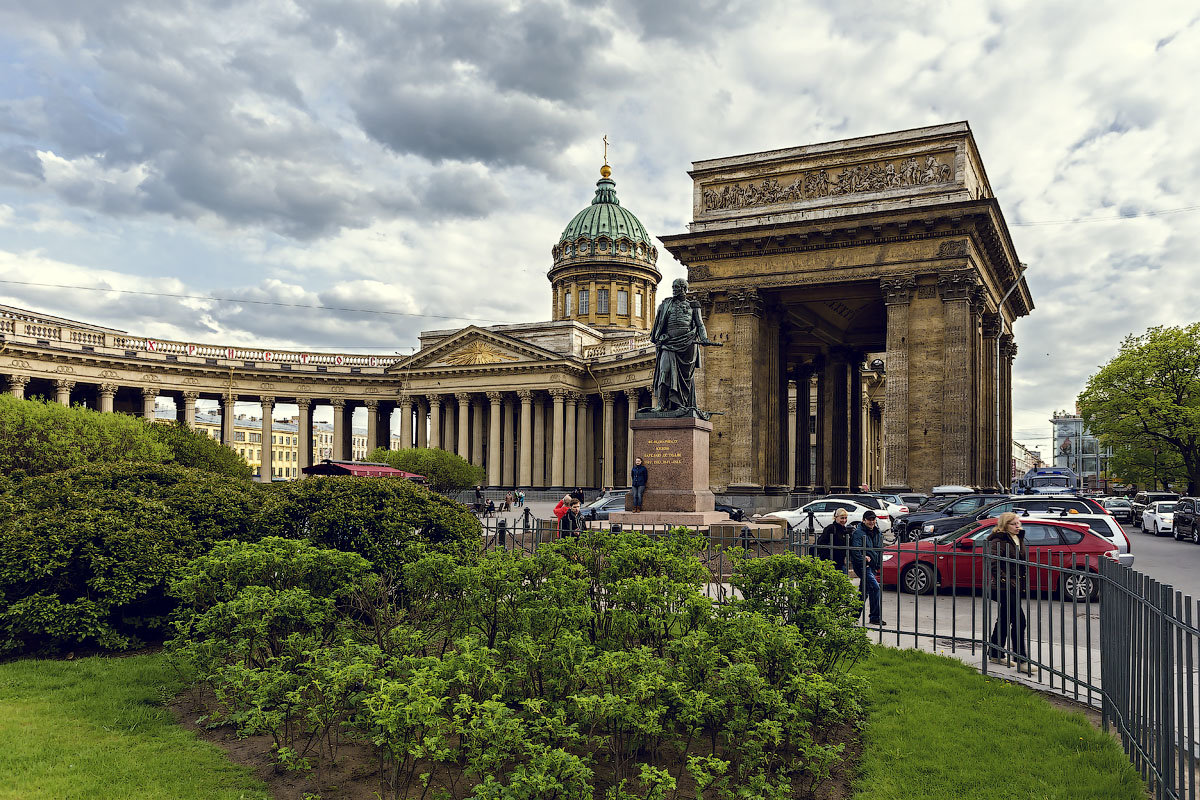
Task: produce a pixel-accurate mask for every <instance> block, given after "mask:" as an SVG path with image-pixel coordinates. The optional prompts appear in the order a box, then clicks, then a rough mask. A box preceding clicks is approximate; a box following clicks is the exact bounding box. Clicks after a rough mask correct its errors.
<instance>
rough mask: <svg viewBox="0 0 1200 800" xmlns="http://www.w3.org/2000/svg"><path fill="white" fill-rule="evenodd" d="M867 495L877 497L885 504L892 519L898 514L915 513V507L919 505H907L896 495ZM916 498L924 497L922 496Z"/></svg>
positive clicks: (883, 493)
mask: <svg viewBox="0 0 1200 800" xmlns="http://www.w3.org/2000/svg"><path fill="white" fill-rule="evenodd" d="M867 494H869V495H870V496H871V497H878V498H879V499H880V500H882V501H884V502H885V503H887V504H888V511H889V512H890V513H891V514H892V516H893V517H895V516H899V515H900V514H907V513H908V512H909V511H915V510H916V508H917V506H919V505H921V504H920V503H914V504H912V505H909V503H908V501H907V500H905V499H904V498H903V497H901V496H900V495H898V494H890V493H888V492H867ZM916 496H918V497H924V495H916Z"/></svg>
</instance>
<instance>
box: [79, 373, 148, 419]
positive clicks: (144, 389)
mask: <svg viewBox="0 0 1200 800" xmlns="http://www.w3.org/2000/svg"><path fill="white" fill-rule="evenodd" d="M71 385H72V386H74V385H75V384H74V383H72V384H71ZM157 400H158V389H155V388H154V387H152V386H144V387H142V419H144V420H146V421H147V422H153V421H154V404H155V402H157ZM58 402H60V403H62V402H63V400H62V394H61V393H60V394H59V398H58ZM70 403H71V390H70V389H68V390H67V402H66V403H64V405H70Z"/></svg>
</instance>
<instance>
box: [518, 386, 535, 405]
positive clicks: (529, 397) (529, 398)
mask: <svg viewBox="0 0 1200 800" xmlns="http://www.w3.org/2000/svg"><path fill="white" fill-rule="evenodd" d="M517 397H519V398H521V402H522V403H532V402H533V390H532V389H518V390H517Z"/></svg>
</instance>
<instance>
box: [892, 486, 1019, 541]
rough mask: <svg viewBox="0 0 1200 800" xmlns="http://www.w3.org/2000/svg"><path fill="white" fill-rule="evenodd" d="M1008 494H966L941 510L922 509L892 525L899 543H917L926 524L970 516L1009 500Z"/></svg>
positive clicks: (905, 515)
mask: <svg viewBox="0 0 1200 800" xmlns="http://www.w3.org/2000/svg"><path fill="white" fill-rule="evenodd" d="M1007 499H1008V495H1007V494H965V495H962V496H961V497H955V498H954V499H953V500H950V501H949V502H947V503H945V504H944V505H942V506H941V507H940V508H936V509H935V508H922V509H921V510H920V511H913V512H910V513H908V514H902V515H900V516H899V517H897V518H896V520H895V521H894V522H893V523H892V530H893V531H894V532H895V534H896V541H898V542H915V541H916V540H917V539H919V538H921V528H922V527H924V526H925V524H926V523H928V522H930V521H932V520H935V519H941V518H942V517H959V516H962V515H964V514H970V513H971V512H972V511H977V510H979V509H980V508H983V507H984V506H986V505H988V504H989V503H994V502H996V501H997V500H1007Z"/></svg>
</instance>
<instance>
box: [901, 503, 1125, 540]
mask: <svg viewBox="0 0 1200 800" xmlns="http://www.w3.org/2000/svg"><path fill="white" fill-rule="evenodd" d="M1006 511H1015V512H1017V513H1018V514H1022V513H1023V514H1041V515H1046V514H1056V513H1064V514H1067V515H1068V516H1069V515H1070V514H1071V512H1075V513H1077V514H1103V513H1104V509H1103V508H1100V507H1098V505H1097V503H1096V501H1094V500H1089V499H1087V498H1083V497H1071V496H1065V495H1064V496H1047V495H1020V496H1018V497H1007V498H1005V499H1004V500H1000V501H998V502H995V503H989V504H988V505H986V506H983V507H982V508H980V509H979V510H978V511H974V512H972V513H970V514H963V515H960V516H957V517H942V518H941V519H935V520H930V521H929V522H926V523H925V524H924V525H922V526H921V530H920V532H918V533H917V535H916V537H915V538H917V539H925V538H927V537H930V536H941V535H942V534H945V533H950V532H951V531H954V530H958V529H959V528H961V527H962V526H963V525H966V524H967V523H968V522H978V521H979V520H982V519H990V518H992V517H998V516H1000V515H1001V514H1003V513H1005V512H1006Z"/></svg>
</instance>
